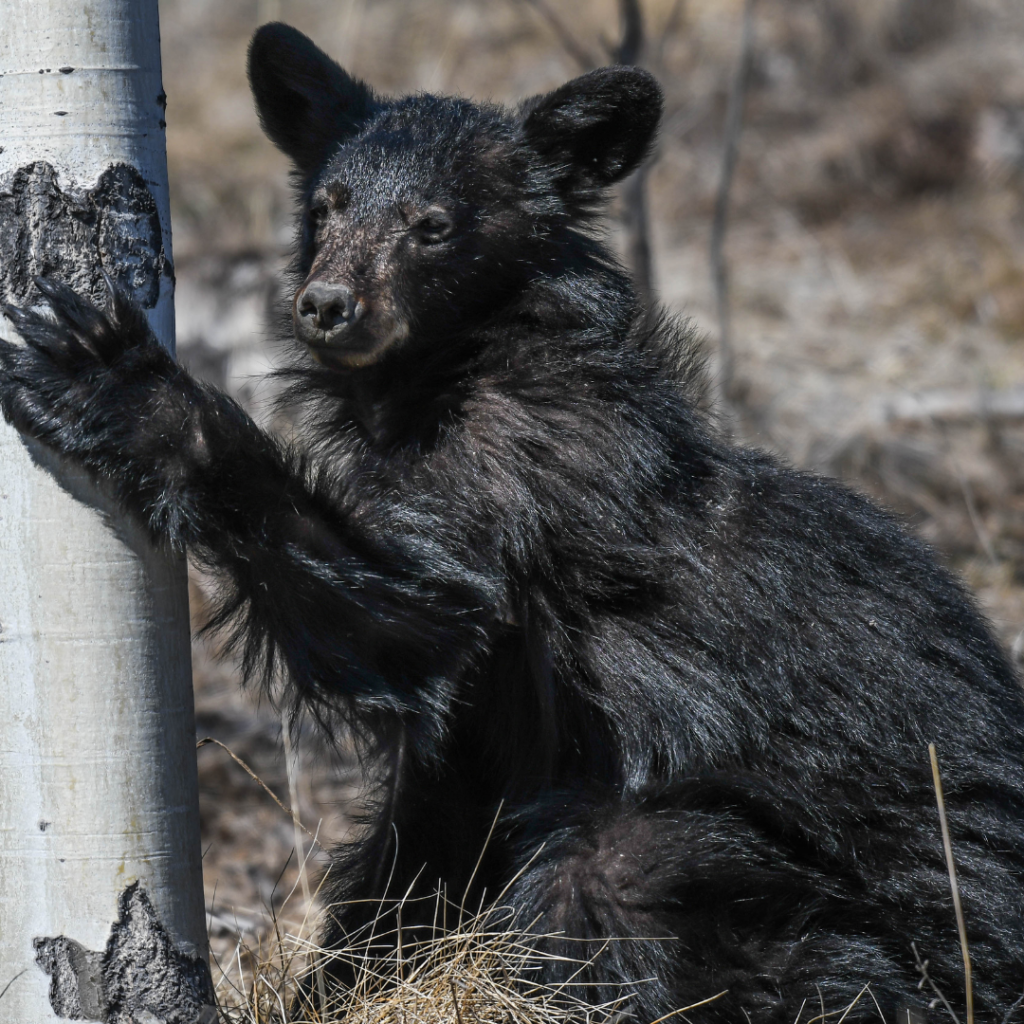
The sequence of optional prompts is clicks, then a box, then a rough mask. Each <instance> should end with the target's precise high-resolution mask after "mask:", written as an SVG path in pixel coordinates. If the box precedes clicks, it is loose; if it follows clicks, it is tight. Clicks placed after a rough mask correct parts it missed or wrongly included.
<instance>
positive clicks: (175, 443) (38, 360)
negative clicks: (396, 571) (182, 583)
mask: <svg viewBox="0 0 1024 1024" xmlns="http://www.w3.org/2000/svg"><path fill="white" fill-rule="evenodd" d="M36 284H37V286H38V287H39V289H40V291H41V292H42V293H43V295H44V296H45V297H46V299H47V301H48V302H49V304H50V307H51V309H52V311H53V318H52V319H48V318H45V317H43V316H40V315H39V314H37V313H34V312H30V311H27V310H24V309H17V308H14V307H6V309H5V313H6V315H7V317H8V318H9V319H10V321H11V322H12V323H13V324H14V326H15V327H16V328H17V330H18V332H19V334H20V335H21V336H22V338H23V339H24V341H25V344H24V345H16V344H13V343H11V342H9V341H3V342H0V408H2V410H3V413H4V416H5V418H6V419H7V420H8V422H10V423H12V424H13V425H14V426H16V427H17V428H18V429H19V430H21V431H22V432H23V433H26V434H29V435H31V436H33V437H36V438H38V439H39V440H40V441H42V442H43V443H44V444H46V445H48V446H49V447H51V448H53V449H55V450H56V451H58V452H60V453H61V454H62V455H64V456H66V457H67V458H70V459H72V460H73V461H75V462H77V463H79V464H81V465H83V466H85V467H86V468H88V469H89V470H91V471H92V472H94V473H96V474H97V475H99V476H102V477H105V478H107V479H108V480H109V481H110V483H111V484H112V486H113V487H114V489H115V492H116V494H117V497H118V498H119V499H120V501H121V503H122V504H123V505H124V507H125V508H126V509H128V510H129V511H130V512H132V513H133V514H135V515H136V516H138V517H139V518H140V519H141V520H142V521H143V522H144V523H145V524H146V526H147V527H148V528H149V529H150V531H151V532H152V533H153V534H154V535H165V536H168V537H169V539H170V540H171V541H172V542H173V543H175V544H176V545H178V546H180V547H184V546H186V545H188V544H194V543H197V542H198V543H203V542H204V541H206V540H207V539H208V538H207V537H204V536H202V534H203V533H204V531H205V532H208V531H209V530H210V528H211V527H213V528H216V529H223V528H224V527H227V526H229V525H230V524H229V522H227V521H225V522H221V523H218V524H216V526H215V525H214V524H213V523H212V522H211V521H210V519H211V517H210V513H211V511H212V510H211V509H210V508H209V502H208V500H207V498H208V497H209V495H208V494H207V493H206V492H208V491H209V484H210V483H211V482H213V481H217V484H218V486H219V487H223V485H224V484H225V483H226V482H227V481H229V480H231V479H233V478H236V477H238V478H239V482H241V481H242V480H244V479H246V478H247V479H248V481H250V483H249V485H248V487H246V486H244V485H243V486H242V487H241V490H240V491H237V490H236V491H235V492H234V493H235V494H236V495H239V496H240V495H242V494H244V493H245V491H246V490H251V488H252V481H255V480H259V481H261V483H262V484H264V485H266V484H267V483H269V482H271V481H275V482H277V484H278V486H279V487H284V486H286V481H287V477H288V473H287V470H286V469H285V466H284V460H283V458H282V456H281V454H280V452H279V450H278V449H277V446H276V445H275V444H274V443H273V442H272V441H271V439H270V438H268V437H267V436H266V435H265V434H263V433H262V432H261V431H260V430H259V429H258V428H257V427H256V425H255V424H254V423H253V422H252V421H251V420H250V419H249V417H248V416H246V414H245V413H244V412H243V411H242V410H241V409H240V408H239V407H238V406H237V405H236V404H235V403H234V402H232V401H231V400H230V399H228V398H227V397H226V396H224V395H222V394H220V393H218V392H216V391H214V390H213V389H211V388H207V387H204V386H203V385H200V384H198V383H197V382H196V381H194V380H193V379H192V378H191V377H190V376H189V375H188V374H187V373H186V372H185V371H184V370H183V369H182V368H181V367H180V366H178V364H177V363H176V362H175V361H174V360H173V358H172V357H171V356H170V355H169V354H168V353H167V352H166V351H165V350H164V349H163V348H162V347H161V346H160V344H159V343H158V341H157V340H156V338H155V336H154V335H153V333H152V331H151V330H150V328H149V325H148V323H147V322H146V319H145V316H144V315H143V313H142V311H141V310H140V309H138V307H136V306H135V305H133V304H132V303H131V302H130V301H129V300H128V298H127V297H126V296H125V295H123V294H122V293H120V292H119V291H117V290H116V289H115V288H113V287H111V291H110V301H109V305H108V309H107V310H106V311H105V312H104V311H101V310H100V309H98V308H97V307H96V306H94V305H93V304H92V303H91V302H89V301H87V300H86V299H84V298H82V297H80V296H79V295H77V294H76V293H75V292H74V291H72V290H71V289H70V288H68V287H67V286H66V285H62V284H57V283H55V282H53V281H49V280H46V279H43V278H39V279H37V281H36ZM243 464H244V468H243ZM239 504H240V505H249V508H250V511H251V503H247V502H244V501H243V502H240V503H239ZM217 511H218V513H219V515H218V516H217V517H216V518H219V519H226V520H230V519H231V518H232V516H231V512H232V511H235V512H236V513H237V512H238V511H239V509H238V508H236V509H235V510H231V509H226V508H222V509H218V510H217ZM235 518H237V515H236V516H235ZM235 525H239V524H235Z"/></svg>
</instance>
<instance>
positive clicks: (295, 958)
mask: <svg viewBox="0 0 1024 1024" xmlns="http://www.w3.org/2000/svg"><path fill="white" fill-rule="evenodd" d="M445 918H449V919H451V918H454V919H455V922H456V926H455V927H454V928H453V929H451V930H448V929H447V927H446V924H447V922H446V921H445ZM435 919H436V927H435V928H433V929H432V930H431V933H430V934H429V935H427V936H425V937H421V938H414V937H413V935H411V934H409V933H404V934H401V935H395V934H394V933H393V932H392V933H383V932H378V931H377V930H376V929H375V928H372V927H371V928H370V929H369V930H368V931H367V933H366V934H365V935H363V936H361V937H359V936H355V937H353V939H352V941H351V943H350V944H349V945H348V946H347V947H345V948H343V949H333V950H332V949H324V948H322V947H320V946H318V945H317V944H316V943H315V942H314V941H312V939H311V938H310V937H309V934H308V921H307V920H304V921H302V922H301V924H300V926H299V928H298V929H297V930H296V931H294V932H293V931H289V930H287V929H286V928H280V927H275V929H274V931H273V933H272V934H271V935H270V936H269V937H268V938H266V939H265V940H264V941H263V942H261V943H260V944H259V945H257V946H256V947H246V946H244V945H242V944H240V945H239V947H238V949H237V950H236V954H235V956H234V957H233V958H232V959H230V960H228V961H227V962H226V963H224V964H218V965H217V967H216V968H215V971H214V974H215V979H216V985H217V994H218V998H219V999H220V1000H221V1014H222V1017H223V1019H224V1020H225V1021H231V1022H233V1024H270V1022H274V1024H285V1022H287V1024H327V1022H329V1021H345V1022H346V1024H384V1022H388V1024H392V1022H396V1024H397V1022H401V1024H441V1022H445V1024H468V1022H473V1024H569V1022H570V1021H571V1022H577V1021H585V1022H587V1024H610V1022H612V1021H613V1020H615V1019H616V1018H617V1016H618V1015H619V1013H620V1011H621V1010H622V1009H623V1005H624V1003H625V997H623V999H621V1000H616V1001H614V1002H611V1003H606V1004H603V1005H598V1006H594V1005H591V1004H590V1003H589V1002H588V1001H586V999H585V998H584V996H583V995H582V994H581V991H580V990H581V988H582V986H581V985H579V984H578V983H575V982H574V980H573V978H574V976H575V975H576V974H578V973H579V972H580V971H582V970H583V969H584V968H585V967H586V963H585V962H583V961H580V962H578V963H577V962H570V963H569V970H570V972H571V973H570V981H569V982H567V983H565V984H562V985H545V984H541V983H539V982H537V981H534V980H532V979H534V978H536V976H537V975H538V974H539V973H540V971H541V969H542V967H543V966H544V964H545V961H547V960H549V959H551V958H552V957H551V956H550V955H549V954H545V953H544V952H542V951H540V950H538V949H537V942H538V939H543V938H544V936H537V935H533V934H527V933H526V932H524V931H523V930H522V929H521V928H517V927H515V926H513V924H512V920H513V918H512V915H511V913H510V912H509V911H505V910H502V909H500V908H499V909H491V910H488V911H486V912H484V913H480V914H476V915H470V916H466V915H464V914H463V913H462V911H461V908H459V907H458V906H456V905H453V904H448V903H446V901H445V900H444V899H443V898H442V897H441V896H440V895H439V896H437V897H436V901H435ZM382 948H383V949H389V950H390V952H389V953H388V954H387V955H384V956H383V957H382V956H381V955H380V952H379V951H380V950H381V949H382ZM339 969H340V970H342V971H344V972H345V973H346V974H348V975H349V976H351V975H352V974H354V975H355V979H356V981H355V984H354V985H352V986H350V987H349V986H343V985H341V984H339V983H338V982H337V981H336V980H334V977H333V974H334V973H335V972H336V971H338V970H339ZM218 974H219V978H218V977H217V976H218Z"/></svg>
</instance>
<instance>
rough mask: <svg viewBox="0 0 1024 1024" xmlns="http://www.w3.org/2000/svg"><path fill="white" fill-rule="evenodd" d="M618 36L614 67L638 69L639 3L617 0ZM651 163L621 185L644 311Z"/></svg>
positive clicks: (650, 279)
mask: <svg viewBox="0 0 1024 1024" xmlns="http://www.w3.org/2000/svg"><path fill="white" fill-rule="evenodd" d="M619 20H620V22H621V24H622V32H621V37H620V42H619V44H618V46H616V47H614V48H613V50H612V56H613V57H614V59H615V62H616V64H627V65H639V64H642V63H643V60H644V54H645V50H646V32H645V30H644V14H643V9H642V8H641V6H640V0H619ZM651 162H652V161H651V160H647V161H645V162H644V163H643V164H641V165H640V167H638V168H637V169H636V171H635V172H634V173H633V174H632V175H631V176H630V177H629V178H628V179H627V180H626V181H625V182H624V183H623V186H622V220H623V223H624V226H625V229H626V244H625V249H626V262H627V263H628V265H629V267H630V269H631V270H632V272H633V283H634V285H635V287H636V292H637V296H638V298H639V299H640V302H641V304H642V305H643V306H644V307H645V308H648V309H649V308H650V307H651V305H652V304H653V303H654V261H653V258H652V255H651V225H650V218H649V217H648V214H647V178H648V175H649V173H650V168H651Z"/></svg>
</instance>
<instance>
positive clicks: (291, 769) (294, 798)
mask: <svg viewBox="0 0 1024 1024" xmlns="http://www.w3.org/2000/svg"><path fill="white" fill-rule="evenodd" d="M281 745H282V746H283V747H284V773H285V776H286V777H287V779H288V802H289V803H290V804H291V805H292V829H293V831H294V834H295V857H296V860H297V861H298V865H299V884H300V885H301V887H302V898H303V899H304V900H305V901H306V905H307V906H309V897H310V893H309V878H308V876H307V874H306V851H305V849H304V848H303V844H302V828H303V826H302V823H301V822H300V821H299V780H298V772H297V771H296V770H295V769H296V764H295V749H294V748H293V747H292V730H291V722H290V720H289V716H288V712H287V711H285V712H282V714H281Z"/></svg>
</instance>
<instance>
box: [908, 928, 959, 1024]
mask: <svg viewBox="0 0 1024 1024" xmlns="http://www.w3.org/2000/svg"><path fill="white" fill-rule="evenodd" d="M910 948H911V949H912V950H913V951H914V963H915V964H916V966H917V971H918V974H920V975H921V980H920V981H919V982H918V983H917V987H918V989H921V988H922V987H923V986H924V985H927V986H928V987H929V988H930V989H931V990H932V991H933V992H934V993H935V996H936V998H937V999H938V1001H939V1002H940V1003H942V1005H943V1006H944V1007H945V1008H946V1012H947V1013H948V1014H949V1015H950V1017H952V1018H953V1024H960V1018H959V1017H958V1016H957V1015H956V1011H955V1010H954V1009H953V1007H952V1006H950V1005H949V1000H948V999H947V998H946V996H945V993H943V991H942V989H941V988H939V986H938V985H936V984H935V982H934V981H933V980H932V976H931V975H930V974H929V973H928V961H927V960H922V959H921V954H920V953H919V952H918V951H917V943H916V942H911V944H910ZM931 1005H932V1006H934V1005H935V1003H934V1002H932V1003H931Z"/></svg>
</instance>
